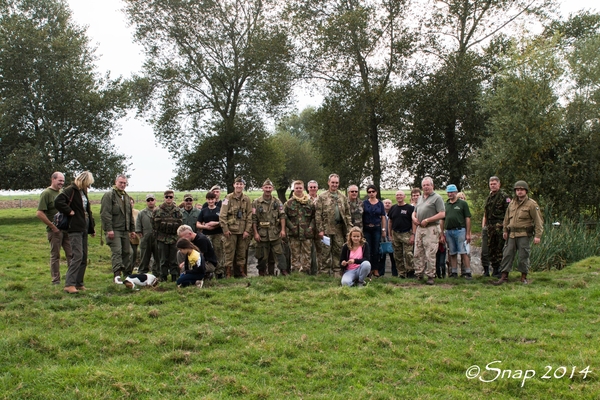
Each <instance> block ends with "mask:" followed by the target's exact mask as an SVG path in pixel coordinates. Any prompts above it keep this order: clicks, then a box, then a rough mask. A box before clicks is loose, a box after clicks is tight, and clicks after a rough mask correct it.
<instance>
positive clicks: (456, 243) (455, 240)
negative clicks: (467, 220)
mask: <svg viewBox="0 0 600 400" xmlns="http://www.w3.org/2000/svg"><path fill="white" fill-rule="evenodd" d="M466 240H467V230H466V229H465V228H462V229H451V230H447V231H446V244H447V245H448V251H449V252H450V255H451V256H453V255H455V254H467V246H466Z"/></svg>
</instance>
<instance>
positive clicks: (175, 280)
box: [171, 274, 179, 282]
mask: <svg viewBox="0 0 600 400" xmlns="http://www.w3.org/2000/svg"><path fill="white" fill-rule="evenodd" d="M177 278H179V276H178V275H177V274H171V282H177Z"/></svg>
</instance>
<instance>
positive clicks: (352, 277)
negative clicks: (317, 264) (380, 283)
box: [340, 226, 371, 286]
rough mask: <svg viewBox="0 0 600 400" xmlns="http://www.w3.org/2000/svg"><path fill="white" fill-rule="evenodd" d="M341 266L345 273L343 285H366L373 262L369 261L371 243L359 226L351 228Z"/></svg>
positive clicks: (343, 251)
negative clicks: (366, 239) (367, 240)
mask: <svg viewBox="0 0 600 400" xmlns="http://www.w3.org/2000/svg"><path fill="white" fill-rule="evenodd" d="M340 266H341V267H342V271H344V274H343V275H342V286H354V283H356V284H357V285H358V286H364V285H365V279H366V278H367V276H369V273H370V272H371V263H370V262H369V243H367V242H366V241H365V238H364V236H363V234H362V232H361V230H360V228H359V227H357V226H355V227H353V228H352V229H350V232H349V233H348V238H347V241H346V243H344V246H342V253H341V255H340Z"/></svg>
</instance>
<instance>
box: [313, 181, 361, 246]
mask: <svg viewBox="0 0 600 400" xmlns="http://www.w3.org/2000/svg"><path fill="white" fill-rule="evenodd" d="M336 206H337V208H338V210H339V214H340V219H339V221H336V220H335V209H336ZM315 221H316V224H317V232H324V233H325V235H329V234H335V233H336V227H337V226H339V225H341V228H342V232H343V234H344V235H346V233H347V232H348V231H349V230H350V228H351V227H352V221H351V220H350V207H349V206H348V200H347V199H346V196H344V194H343V193H342V192H340V191H339V190H338V191H336V192H335V193H331V192H330V191H329V190H327V191H325V192H323V193H321V194H320V195H319V198H318V199H317V207H316V210H315Z"/></svg>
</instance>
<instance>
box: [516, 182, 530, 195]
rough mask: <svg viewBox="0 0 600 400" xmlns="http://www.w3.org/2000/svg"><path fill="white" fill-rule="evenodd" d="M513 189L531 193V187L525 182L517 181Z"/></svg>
mask: <svg viewBox="0 0 600 400" xmlns="http://www.w3.org/2000/svg"><path fill="white" fill-rule="evenodd" d="M513 189H525V190H527V193H529V185H528V184H527V182H525V181H517V183H515V187H514V188H513Z"/></svg>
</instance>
